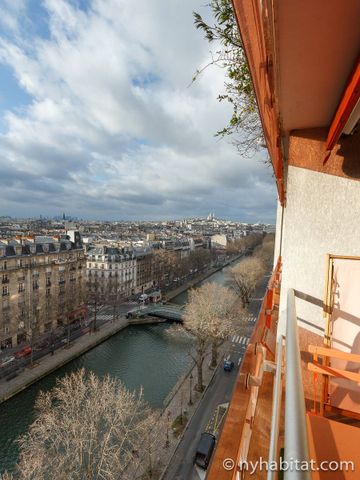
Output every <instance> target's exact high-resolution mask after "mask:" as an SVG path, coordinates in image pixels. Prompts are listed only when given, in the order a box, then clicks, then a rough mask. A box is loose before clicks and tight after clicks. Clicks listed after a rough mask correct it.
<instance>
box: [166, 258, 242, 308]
mask: <svg viewBox="0 0 360 480" xmlns="http://www.w3.org/2000/svg"><path fill="white" fill-rule="evenodd" d="M244 255H245V254H244V253H242V254H240V255H236V257H234V258H232V259H231V260H230V261H229V262H227V263H226V264H224V265H219V266H217V267H211V268H209V270H206V272H203V273H201V274H200V275H197V276H196V277H194V278H192V279H191V280H189V281H188V282H185V283H184V284H183V285H180V286H179V287H177V288H174V289H173V290H170V291H169V292H166V293H165V294H164V301H166V302H169V301H171V300H172V299H173V298H175V297H177V296H178V295H181V294H182V293H184V292H186V290H189V289H190V288H193V287H195V286H196V285H198V284H199V283H201V282H203V281H204V280H206V279H207V278H208V277H211V275H213V274H214V273H216V272H219V271H220V270H222V269H223V268H225V267H228V266H229V265H231V264H232V263H234V262H236V261H238V260H240V258H241V257H243V256H244Z"/></svg>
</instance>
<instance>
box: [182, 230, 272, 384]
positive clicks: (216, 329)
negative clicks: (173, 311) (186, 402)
mask: <svg viewBox="0 0 360 480" xmlns="http://www.w3.org/2000/svg"><path fill="white" fill-rule="evenodd" d="M273 248H274V238H273V236H266V237H265V238H264V240H263V242H262V244H261V245H259V246H257V247H256V248H255V250H254V253H253V255H252V256H251V257H246V258H244V259H243V260H242V261H241V262H239V263H238V264H237V265H235V266H234V267H233V268H232V269H231V270H230V286H229V287H223V286H219V285H218V284H215V283H207V284H204V285H203V286H201V287H200V288H197V289H193V290H191V291H190V292H189V302H188V304H187V305H186V307H185V311H184V321H183V328H184V329H185V330H186V331H187V332H189V333H190V335H191V336H192V337H193V339H194V350H193V352H191V356H192V358H193V360H194V362H195V364H196V367H197V377H198V378H197V380H198V381H197V389H198V390H199V391H202V390H203V364H204V361H205V358H206V355H207V353H208V351H209V349H211V366H212V367H215V366H216V365H217V363H218V349H219V347H220V345H221V344H222V343H223V342H224V341H225V340H226V339H227V338H228V337H229V335H230V334H231V333H232V331H234V329H235V328H236V327H237V326H238V325H239V323H241V319H242V317H243V315H244V311H245V308H246V306H247V304H248V303H249V302H250V296H251V294H252V293H253V292H254V290H255V288H256V286H257V284H258V282H259V280H260V279H261V278H262V277H263V275H264V272H265V270H267V269H268V268H269V265H270V262H271V258H272V252H273Z"/></svg>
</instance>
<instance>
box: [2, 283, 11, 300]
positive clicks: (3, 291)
mask: <svg viewBox="0 0 360 480" xmlns="http://www.w3.org/2000/svg"><path fill="white" fill-rule="evenodd" d="M2 294H3V297H7V296H8V295H9V287H8V286H7V285H5V286H4V287H3V290H2Z"/></svg>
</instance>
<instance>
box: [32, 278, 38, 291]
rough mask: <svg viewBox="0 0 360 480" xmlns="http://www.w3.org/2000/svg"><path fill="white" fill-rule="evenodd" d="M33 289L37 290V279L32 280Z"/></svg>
mask: <svg viewBox="0 0 360 480" xmlns="http://www.w3.org/2000/svg"><path fill="white" fill-rule="evenodd" d="M32 286H33V290H37V289H38V288H39V283H38V280H37V279H34V280H33V282H32Z"/></svg>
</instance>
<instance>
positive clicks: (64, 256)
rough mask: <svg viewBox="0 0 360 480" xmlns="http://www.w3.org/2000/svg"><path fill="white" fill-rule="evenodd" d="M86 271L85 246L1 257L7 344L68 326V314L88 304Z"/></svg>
mask: <svg viewBox="0 0 360 480" xmlns="http://www.w3.org/2000/svg"><path fill="white" fill-rule="evenodd" d="M20 249H21V247H20ZM84 273H85V257H84V252H83V250H82V249H75V250H73V249H71V250H64V251H57V252H47V253H34V254H28V255H23V254H21V255H20V254H19V255H14V256H5V255H4V256H0V283H1V292H0V341H1V343H2V344H3V346H4V345H5V344H10V345H12V346H15V345H17V344H19V343H22V342H23V341H25V340H27V341H29V338H30V336H31V333H33V335H34V336H36V335H39V334H42V333H44V332H47V331H51V330H52V329H55V328H56V327H57V326H59V325H66V323H67V321H68V317H67V315H68V314H69V313H70V312H73V311H76V310H78V309H79V308H80V307H81V306H82V305H83V304H84V279H85V275H84Z"/></svg>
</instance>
